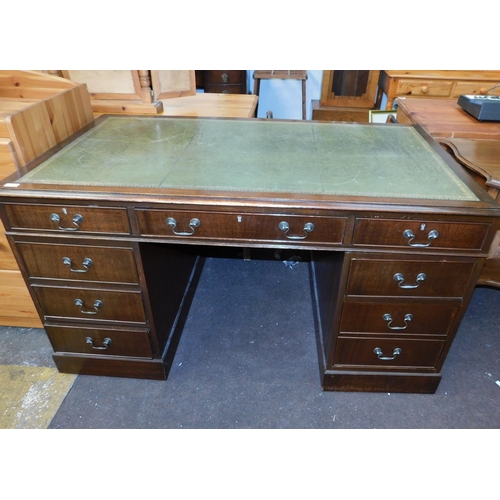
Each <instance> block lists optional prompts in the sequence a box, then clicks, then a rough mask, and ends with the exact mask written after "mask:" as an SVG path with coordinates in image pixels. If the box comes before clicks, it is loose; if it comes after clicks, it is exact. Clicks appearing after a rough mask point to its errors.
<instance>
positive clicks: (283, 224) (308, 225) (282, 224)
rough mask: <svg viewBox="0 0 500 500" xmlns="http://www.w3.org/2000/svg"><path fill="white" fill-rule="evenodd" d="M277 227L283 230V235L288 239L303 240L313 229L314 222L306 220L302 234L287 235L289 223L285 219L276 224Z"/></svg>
mask: <svg viewBox="0 0 500 500" xmlns="http://www.w3.org/2000/svg"><path fill="white" fill-rule="evenodd" d="M278 227H279V229H281V230H282V231H285V237H286V238H288V239H289V240H304V239H306V238H307V234H308V233H310V232H312V231H314V224H313V223H312V222H306V223H305V224H304V227H303V229H302V231H303V233H304V234H303V235H289V234H288V231H290V224H288V222H286V221H282V222H280V223H279V225H278Z"/></svg>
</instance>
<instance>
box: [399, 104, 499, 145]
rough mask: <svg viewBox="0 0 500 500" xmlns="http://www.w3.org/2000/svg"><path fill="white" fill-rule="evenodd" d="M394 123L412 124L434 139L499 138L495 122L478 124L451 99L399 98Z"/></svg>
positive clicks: (497, 123)
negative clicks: (395, 121) (418, 126)
mask: <svg viewBox="0 0 500 500" xmlns="http://www.w3.org/2000/svg"><path fill="white" fill-rule="evenodd" d="M397 103H398V111H397V115H396V119H397V121H398V123H402V124H415V125H420V126H421V127H423V128H424V130H425V131H426V132H428V133H429V134H430V135H432V137H434V138H435V139H441V138H457V137H460V138H466V139H495V140H498V139H500V123H499V122H480V121H478V120H476V119H475V118H474V117H473V116H471V115H469V113H467V112H466V111H464V110H463V109H462V108H461V107H460V106H459V105H458V104H457V103H456V101H452V100H451V99H417V98H413V97H411V98H399V99H398V100H397Z"/></svg>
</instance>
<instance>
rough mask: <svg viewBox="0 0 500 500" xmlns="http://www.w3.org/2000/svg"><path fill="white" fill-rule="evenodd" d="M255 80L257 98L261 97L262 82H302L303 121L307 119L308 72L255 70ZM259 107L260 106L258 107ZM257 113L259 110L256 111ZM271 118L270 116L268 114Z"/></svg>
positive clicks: (254, 90)
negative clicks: (274, 80)
mask: <svg viewBox="0 0 500 500" xmlns="http://www.w3.org/2000/svg"><path fill="white" fill-rule="evenodd" d="M253 78H254V88H253V93H254V94H255V95H256V96H259V92H260V81H261V80H272V79H279V80H301V81H302V119H303V120H305V119H306V80H307V71H306V70H302V69H300V70H295V69H285V70H282V69H269V70H268V69H266V70H263V69H259V70H257V69H256V70H254V72H253ZM257 107H258V105H257ZM256 113H257V109H256ZM268 116H269V114H268Z"/></svg>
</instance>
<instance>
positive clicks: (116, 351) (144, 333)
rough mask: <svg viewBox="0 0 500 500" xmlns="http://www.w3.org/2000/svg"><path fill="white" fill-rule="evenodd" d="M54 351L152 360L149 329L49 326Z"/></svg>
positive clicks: (46, 328) (46, 327)
mask: <svg viewBox="0 0 500 500" xmlns="http://www.w3.org/2000/svg"><path fill="white" fill-rule="evenodd" d="M45 330H46V331H47V333H48V335H49V337H50V340H51V342H52V346H53V347H54V351H59V352H75V353H82V354H99V355H106V356H133V357H139V358H152V357H153V353H152V350H151V344H150V341H149V331H148V330H139V331H135V330H126V329H120V330H114V329H105V328H87V327H81V328H72V327H66V326H48V325H47V326H45Z"/></svg>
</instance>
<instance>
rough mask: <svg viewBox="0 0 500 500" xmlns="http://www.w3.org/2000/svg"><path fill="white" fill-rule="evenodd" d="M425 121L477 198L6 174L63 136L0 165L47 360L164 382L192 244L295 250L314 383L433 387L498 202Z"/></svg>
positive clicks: (192, 265) (191, 287) (195, 253)
mask: <svg viewBox="0 0 500 500" xmlns="http://www.w3.org/2000/svg"><path fill="white" fill-rule="evenodd" d="M151 119H155V120H158V119H160V120H161V119H165V120H168V119H169V118H151ZM345 126H351V125H345ZM373 126H381V127H393V126H398V127H399V125H373ZM88 128H89V127H88ZM421 133H422V135H423V137H424V138H425V140H426V141H427V142H428V143H429V145H430V146H431V148H432V149H433V150H434V151H435V152H436V153H437V154H438V155H439V156H440V157H442V159H443V160H444V161H445V162H446V163H447V164H448V165H449V168H450V169H452V170H453V171H454V172H455V173H456V175H457V176H458V178H459V179H461V181H462V182H463V183H464V184H465V185H466V186H467V188H468V189H470V191H471V192H472V193H473V194H474V195H475V196H476V197H477V201H460V202H456V201H455V202H454V201H449V200H448V201H446V200H434V199H410V198H408V199H403V198H380V197H345V196H334V195H298V194H295V195H286V194H282V193H281V194H276V193H266V192H241V193H237V192H233V191H231V192H221V191H200V190H168V191H165V190H162V189H154V188H148V189H141V190H137V189H135V188H126V187H121V188H120V189H117V190H110V188H108V187H99V186H88V187H84V186H83V187H82V186H71V185H69V186H60V185H53V184H46V185H41V184H22V185H20V186H19V185H16V182H17V180H18V179H19V178H20V176H21V175H23V174H25V173H26V172H29V171H31V170H32V169H34V168H35V167H36V166H37V165H39V164H40V163H41V162H42V161H43V160H45V159H46V158H48V157H49V156H50V155H51V154H53V153H54V152H55V151H59V150H61V149H62V147H64V146H65V145H67V144H69V143H70V142H71V141H70V140H68V141H66V143H63V144H62V145H60V146H58V147H57V148H55V149H54V150H53V151H51V152H50V154H47V155H45V156H44V157H42V158H40V159H39V160H37V161H36V162H34V163H33V164H31V165H29V166H28V167H27V168H26V169H25V170H24V171H23V172H21V173H20V174H16V175H12V176H11V177H9V178H7V179H6V180H4V181H3V183H2V186H1V187H0V215H1V218H2V220H3V222H4V224H5V227H6V234H7V236H8V239H9V242H10V244H11V246H12V249H13V252H14V254H15V256H16V259H17V261H18V263H19V266H20V269H21V271H22V273H23V276H24V278H25V280H26V283H27V285H28V287H29V290H30V293H31V295H32V298H33V301H34V303H35V305H36V307H37V310H38V312H39V314H40V317H41V319H42V321H43V322H44V326H45V329H46V331H47V333H48V335H49V338H50V340H51V342H52V345H53V347H54V351H55V353H54V360H55V362H56V364H57V367H58V369H59V370H60V371H61V372H66V373H83V374H93V375H107V376H123V377H137V378H151V379H165V378H166V377H167V375H168V371H169V369H170V366H171V364H172V360H173V356H174V354H175V349H176V346H177V343H178V341H179V337H180V334H181V331H182V326H183V322H184V320H185V318H186V315H187V311H188V309H189V306H190V302H191V299H192V297H193V294H194V291H195V288H196V282H197V279H198V276H199V274H200V272H201V265H202V262H203V251H202V250H203V248H208V247H211V246H230V247H238V246H243V247H248V248H278V249H294V250H299V249H300V250H306V251H310V252H311V255H312V257H311V282H312V289H313V299H314V304H315V311H316V314H317V333H318V353H319V364H320V374H321V384H322V386H323V388H324V389H325V390H344V391H384V392H422V393H433V392H435V390H436V388H437V386H438V384H439V381H440V379H441V374H440V372H441V367H442V365H443V363H444V361H445V358H446V355H447V353H448V351H449V349H450V346H451V344H452V341H453V338H454V336H455V333H456V331H457V329H458V327H459V325H460V321H461V319H462V317H463V315H464V313H465V311H466V308H467V305H468V303H469V300H470V297H471V295H472V293H473V290H474V287H475V284H476V281H477V278H478V276H479V274H480V272H481V268H482V266H483V264H484V261H485V258H486V256H487V253H488V249H489V247H490V244H491V241H492V238H493V236H494V234H495V232H496V230H497V229H498V220H499V216H500V207H499V206H498V204H496V202H494V201H493V200H492V199H491V198H490V197H489V196H488V195H487V193H486V192H485V191H484V190H482V189H481V188H480V187H479V186H478V185H477V184H476V183H475V182H473V181H472V180H471V179H470V178H469V177H468V176H467V175H466V174H465V172H464V171H463V170H462V169H461V168H460V167H459V166H458V165H457V164H456V163H455V162H454V161H453V160H451V158H450V157H449V156H448V155H447V154H446V153H445V152H444V151H443V150H442V149H441V148H440V147H439V145H438V144H437V143H435V142H434V141H433V140H432V138H431V137H430V136H427V135H426V134H424V133H423V132H422V131H421ZM73 139H74V138H72V140H73ZM54 214H56V215H57V217H55V216H54ZM174 219H175V220H174ZM196 219H201V220H202V221H203V223H202V224H201V226H199V224H197V223H196ZM172 220H173V222H172ZM169 221H170V222H169ZM206 221H207V222H206ZM242 221H243V222H244V224H241V222H242ZM284 222H285V223H286V224H283V223H284ZM311 223H314V226H315V228H314V231H312V230H311V229H310V226H309V225H310V224H311ZM286 226H288V227H286ZM68 229H70V230H69V231H68ZM410 230H411V231H413V232H414V234H415V235H416V236H415V238H411V237H410V236H408V235H407V233H408V231H410ZM433 232H439V238H438V239H437V240H435V241H434V240H433V237H432V233H433ZM294 236H300V238H294ZM290 237H292V239H290ZM414 239H415V241H414V242H413V243H415V242H417V246H413V243H412V241H413V240H414ZM431 240H432V241H431ZM101 258H102V259H106V258H109V259H111V258H112V259H113V263H114V265H112V266H111V265H104V266H101V268H100V269H98V268H99V266H98V265H93V262H91V261H92V259H94V261H97V259H101ZM89 269H90V272H88V273H87V271H89ZM92 273H94V274H92ZM424 280H425V285H424V286H421V284H422V282H424ZM166 284H168V286H166ZM103 303H104V304H105V306H103ZM293 369H294V368H293V367H290V370H293Z"/></svg>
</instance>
